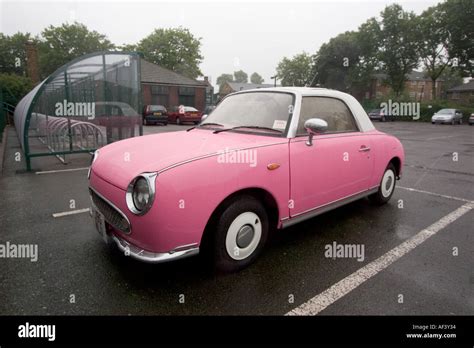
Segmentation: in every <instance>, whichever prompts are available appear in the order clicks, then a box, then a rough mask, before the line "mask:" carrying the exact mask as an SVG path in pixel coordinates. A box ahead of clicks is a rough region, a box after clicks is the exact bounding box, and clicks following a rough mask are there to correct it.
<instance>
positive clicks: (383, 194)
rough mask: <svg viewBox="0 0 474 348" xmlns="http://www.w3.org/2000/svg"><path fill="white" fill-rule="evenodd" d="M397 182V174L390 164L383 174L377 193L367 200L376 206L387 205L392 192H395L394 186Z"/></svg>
mask: <svg viewBox="0 0 474 348" xmlns="http://www.w3.org/2000/svg"><path fill="white" fill-rule="evenodd" d="M396 181H397V174H396V170H395V166H394V165H393V164H392V163H390V164H389V165H388V167H387V168H386V169H385V172H384V173H383V176H382V180H381V181H380V186H379V188H378V191H377V192H376V193H374V194H372V195H370V196H369V200H370V201H371V202H372V203H374V204H377V205H382V204H385V203H387V202H388V201H389V200H390V198H392V195H393V192H394V191H395V184H396Z"/></svg>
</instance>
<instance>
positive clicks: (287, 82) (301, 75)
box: [276, 52, 313, 86]
mask: <svg viewBox="0 0 474 348" xmlns="http://www.w3.org/2000/svg"><path fill="white" fill-rule="evenodd" d="M312 60H313V58H312V57H311V56H310V55H309V54H308V53H306V52H303V53H300V54H297V55H295V56H294V57H293V58H286V57H284V58H283V59H282V60H281V61H280V63H278V66H277V68H276V71H277V76H278V78H279V79H280V80H281V84H282V86H305V85H306V84H309V83H311V78H312V76H311V71H312Z"/></svg>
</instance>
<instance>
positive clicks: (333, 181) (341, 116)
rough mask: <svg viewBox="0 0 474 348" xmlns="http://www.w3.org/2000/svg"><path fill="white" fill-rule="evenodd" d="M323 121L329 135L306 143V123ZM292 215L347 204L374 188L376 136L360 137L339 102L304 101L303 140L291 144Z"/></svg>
mask: <svg viewBox="0 0 474 348" xmlns="http://www.w3.org/2000/svg"><path fill="white" fill-rule="evenodd" d="M316 117H317V118H321V119H323V120H325V121H326V122H327V123H328V129H327V131H326V132H325V133H324V134H321V135H316V136H314V138H313V145H312V146H308V145H307V144H306V141H307V138H308V135H307V133H306V130H305V129H304V122H305V121H306V120H308V119H310V118H316ZM289 146H290V177H291V178H290V195H291V197H290V216H291V217H294V216H297V215H300V214H303V213H305V212H307V211H310V210H313V209H315V208H318V207H321V206H324V205H327V204H330V203H332V202H336V201H339V200H342V199H344V198H346V197H350V196H352V195H355V194H357V193H361V192H363V191H365V190H367V189H368V188H369V180H370V177H371V174H372V170H373V156H372V155H371V142H370V136H369V135H366V134H364V133H363V132H360V131H359V129H358V126H357V123H356V121H355V119H354V116H353V114H352V112H351V111H350V109H349V108H348V107H347V105H346V104H345V103H344V102H343V101H342V100H339V99H337V98H330V97H303V100H302V104H301V113H300V119H299V122H298V130H297V136H296V137H295V138H293V139H291V140H290V145H289Z"/></svg>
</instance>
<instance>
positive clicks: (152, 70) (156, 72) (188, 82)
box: [141, 59, 207, 87]
mask: <svg viewBox="0 0 474 348" xmlns="http://www.w3.org/2000/svg"><path fill="white" fill-rule="evenodd" d="M141 82H142V83H157V84H166V85H179V86H193V87H206V86H207V84H206V83H205V82H204V81H196V80H193V79H190V78H189V77H186V76H183V75H180V74H178V73H175V72H174V71H171V70H168V69H165V68H163V67H161V66H159V65H156V64H153V63H150V62H148V61H146V60H144V59H142V60H141Z"/></svg>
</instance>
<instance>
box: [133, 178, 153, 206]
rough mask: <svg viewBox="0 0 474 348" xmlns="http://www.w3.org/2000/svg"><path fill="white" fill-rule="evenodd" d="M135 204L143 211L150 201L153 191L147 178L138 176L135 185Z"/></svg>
mask: <svg viewBox="0 0 474 348" xmlns="http://www.w3.org/2000/svg"><path fill="white" fill-rule="evenodd" d="M132 198H133V205H134V206H135V208H136V209H137V210H139V211H143V210H144V209H145V208H146V207H147V206H148V203H149V202H150V198H151V192H150V186H148V181H147V180H146V179H145V178H138V180H137V181H136V182H135V185H134V186H133V192H132Z"/></svg>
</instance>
